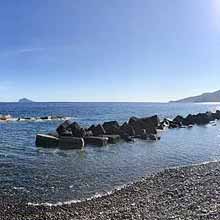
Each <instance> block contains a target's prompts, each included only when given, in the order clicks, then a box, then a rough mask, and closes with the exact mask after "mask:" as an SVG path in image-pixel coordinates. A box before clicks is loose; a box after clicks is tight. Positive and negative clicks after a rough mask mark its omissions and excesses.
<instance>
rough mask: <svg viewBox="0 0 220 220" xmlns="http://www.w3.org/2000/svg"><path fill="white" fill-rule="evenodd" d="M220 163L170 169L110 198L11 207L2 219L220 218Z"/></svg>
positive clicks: (7, 205)
mask: <svg viewBox="0 0 220 220" xmlns="http://www.w3.org/2000/svg"><path fill="white" fill-rule="evenodd" d="M219 196H220V162H210V163H203V164H200V165H192V166H187V167H180V168H171V169H166V170H164V171H162V172H159V173H157V174H155V175H151V176H147V177H143V178H142V179H141V180H140V181H137V182H135V183H133V184H130V185H127V186H126V187H124V188H121V189H120V190H115V191H114V192H113V193H111V194H109V195H104V196H102V197H98V198H92V199H90V200H85V201H82V202H79V203H72V204H66V205H62V206H51V207H49V206H29V205H24V204H19V203H16V204H14V203H13V204H10V203H7V202H6V201H4V199H3V198H1V199H0V207H1V209H0V219H2V220H3V219H4V220H9V219H10V220H18V219H19V220H30V219H31V220H40V219H45V220H50V219H59V220H64V219H65V220H67V219H74V220H78V219H79V220H80V219H84V220H85V219H100V220H102V219H103V220H104V219H219V218H220V200H219Z"/></svg>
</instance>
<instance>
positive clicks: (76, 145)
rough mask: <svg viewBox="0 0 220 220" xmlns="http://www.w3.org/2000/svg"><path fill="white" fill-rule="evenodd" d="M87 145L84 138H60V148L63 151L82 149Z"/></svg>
mask: <svg viewBox="0 0 220 220" xmlns="http://www.w3.org/2000/svg"><path fill="white" fill-rule="evenodd" d="M84 145H85V142H84V140H83V138H78V137H60V138H59V142H58V147H59V148H60V149H63V150H69V149H82V148H83V147H84Z"/></svg>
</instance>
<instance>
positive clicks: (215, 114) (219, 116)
mask: <svg viewBox="0 0 220 220" xmlns="http://www.w3.org/2000/svg"><path fill="white" fill-rule="evenodd" d="M213 116H214V118H215V119H217V120H220V111H219V110H217V111H216V112H215V113H213Z"/></svg>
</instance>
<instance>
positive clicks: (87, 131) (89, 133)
mask: <svg viewBox="0 0 220 220" xmlns="http://www.w3.org/2000/svg"><path fill="white" fill-rule="evenodd" d="M85 132H86V133H85V137H89V136H93V133H92V131H91V130H85Z"/></svg>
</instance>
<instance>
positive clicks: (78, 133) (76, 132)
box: [69, 122, 86, 137]
mask: <svg viewBox="0 0 220 220" xmlns="http://www.w3.org/2000/svg"><path fill="white" fill-rule="evenodd" d="M69 128H70V129H71V131H72V134H73V136H74V137H85V136H86V130H85V129H84V128H81V127H80V125H79V124H78V123H77V122H73V123H72V124H71V125H70V126H69Z"/></svg>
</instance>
